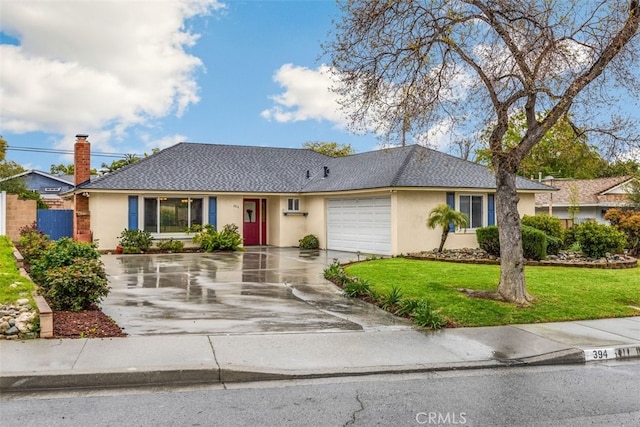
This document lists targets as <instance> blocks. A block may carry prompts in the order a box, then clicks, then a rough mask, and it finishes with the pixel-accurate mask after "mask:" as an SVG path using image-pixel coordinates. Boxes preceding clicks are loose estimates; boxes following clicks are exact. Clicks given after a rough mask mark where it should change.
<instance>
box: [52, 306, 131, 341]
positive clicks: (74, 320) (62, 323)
mask: <svg viewBox="0 0 640 427" xmlns="http://www.w3.org/2000/svg"><path fill="white" fill-rule="evenodd" d="M126 335H127V334H126V333H125V332H124V331H123V330H122V328H120V326H118V325H117V324H116V322H115V321H114V320H113V319H112V318H110V317H109V316H107V315H106V314H104V313H103V312H102V311H100V310H99V309H93V310H83V311H77V312H73V311H54V312H53V338H112V337H124V336H126Z"/></svg>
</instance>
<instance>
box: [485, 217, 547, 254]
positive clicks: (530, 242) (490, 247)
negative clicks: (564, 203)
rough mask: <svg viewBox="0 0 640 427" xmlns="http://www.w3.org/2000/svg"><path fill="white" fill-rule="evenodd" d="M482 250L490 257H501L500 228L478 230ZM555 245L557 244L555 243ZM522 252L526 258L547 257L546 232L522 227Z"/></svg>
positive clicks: (493, 226)
mask: <svg viewBox="0 0 640 427" xmlns="http://www.w3.org/2000/svg"><path fill="white" fill-rule="evenodd" d="M476 238H477V239H478V245H479V246H480V249H483V250H484V251H486V252H487V253H488V254H490V255H494V256H498V257H499V256H500V237H499V236H498V227H496V226H495V225H490V226H489V227H482V228H478V229H477V230H476ZM554 244H555V243H554ZM522 250H523V253H524V257H525V258H528V259H535V260H541V259H545V257H546V256H547V236H546V234H544V232H542V231H540V230H537V229H535V228H533V227H529V226H526V225H523V226H522Z"/></svg>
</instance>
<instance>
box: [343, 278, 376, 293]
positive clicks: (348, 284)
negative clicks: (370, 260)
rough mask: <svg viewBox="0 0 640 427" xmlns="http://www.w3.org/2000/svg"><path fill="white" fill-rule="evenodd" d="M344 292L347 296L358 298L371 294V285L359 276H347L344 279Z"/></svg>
mask: <svg viewBox="0 0 640 427" xmlns="http://www.w3.org/2000/svg"><path fill="white" fill-rule="evenodd" d="M343 292H344V294H345V295H346V296H348V297H352V298H356V297H364V296H370V295H371V285H370V284H369V282H368V281H366V280H364V279H362V280H361V279H359V278H357V277H353V278H347V279H346V280H345V281H344V289H343Z"/></svg>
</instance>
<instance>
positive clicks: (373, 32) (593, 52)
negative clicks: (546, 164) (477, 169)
mask: <svg viewBox="0 0 640 427" xmlns="http://www.w3.org/2000/svg"><path fill="white" fill-rule="evenodd" d="M341 8H342V12H343V16H342V18H341V20H339V21H337V22H336V28H335V31H334V33H333V35H332V37H331V39H330V40H329V41H328V42H327V44H326V45H325V46H324V48H325V51H326V53H327V54H328V55H329V56H330V57H331V60H332V66H333V68H334V70H335V72H336V75H337V76H338V78H339V85H337V86H336V87H335V88H334V90H335V91H336V92H338V93H339V94H341V95H342V96H343V99H344V100H345V101H344V102H345V107H348V108H345V110H346V111H348V112H349V114H350V117H351V122H352V124H353V125H354V127H357V126H358V125H359V124H360V125H361V124H362V123H363V122H365V121H366V120H367V119H368V116H370V114H371V113H372V112H374V113H375V115H376V117H378V118H379V119H381V120H384V121H388V122H389V123H391V124H390V125H389V124H387V125H385V126H387V127H388V128H389V129H402V124H403V123H406V120H410V123H411V126H412V128H413V129H429V128H430V127H431V126H433V125H434V124H437V123H439V122H441V121H442V120H445V119H451V118H455V117H461V116H465V115H466V116H468V117H475V118H477V119H480V120H478V128H477V129H478V130H480V129H482V128H483V127H484V126H487V125H488V124H492V131H491V134H490V137H489V147H490V149H491V162H492V164H493V167H494V170H495V175H496V204H497V209H496V214H497V218H496V219H497V225H498V227H499V230H500V247H501V258H500V259H501V274H500V283H499V285H498V289H497V293H495V294H494V296H495V297H497V298H502V299H505V300H507V301H512V302H516V303H518V304H527V303H529V302H530V301H531V296H530V295H529V294H528V293H527V290H526V286H525V279H524V258H523V252H522V237H521V234H520V216H519V213H518V209H517V204H518V193H517V191H516V184H515V177H516V171H517V168H518V165H519V164H520V162H521V161H522V159H523V158H524V157H525V156H526V154H527V153H528V152H529V151H531V149H532V147H534V146H535V145H536V144H537V143H538V142H539V141H540V139H541V138H542V137H543V135H544V134H545V133H546V132H547V131H548V130H549V129H551V127H552V126H553V125H554V124H555V123H556V122H557V121H558V119H560V118H561V117H562V116H564V115H566V114H567V113H568V112H571V114H572V117H574V118H575V121H576V122H577V123H578V124H579V125H582V123H579V119H583V120H585V121H587V122H588V123H589V124H591V125H593V124H594V123H595V122H597V121H598V120H597V119H598V117H599V115H598V111H599V108H600V109H601V110H605V111H609V110H611V109H612V108H613V107H614V106H615V105H616V94H617V93H620V92H619V90H620V88H624V90H627V91H633V92H632V93H639V92H640V90H639V86H640V82H639V79H640V73H638V70H637V64H638V51H639V50H638V47H639V46H638V44H639V43H638V37H636V35H637V33H638V25H639V23H640V10H639V7H638V3H637V1H635V0H634V1H632V2H629V0H624V1H612V0H530V1H521V0H468V1H463V0H351V1H347V2H344V3H342V6H341ZM634 67H636V68H634ZM605 70H606V71H607V72H606V73H605ZM614 89H615V90H614ZM616 90H618V91H617V92H616ZM522 112H524V114H525V117H526V121H527V132H526V133H525V135H524V136H523V137H522V139H521V140H520V142H519V143H518V144H516V145H515V147H506V146H505V145H504V144H503V136H504V135H505V132H506V130H507V127H508V124H509V120H510V118H511V117H513V116H514V115H515V114H518V113H522ZM608 115H609V116H610V114H608ZM585 127H586V126H585ZM603 129H615V126H610V127H608V128H607V127H604V126H603ZM627 130H628V129H627ZM611 136H612V137H613V138H614V140H615V141H616V142H617V143H620V142H624V141H630V140H632V138H627V139H615V135H613V134H611ZM618 146H620V144H618Z"/></svg>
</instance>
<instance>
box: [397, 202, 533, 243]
mask: <svg viewBox="0 0 640 427" xmlns="http://www.w3.org/2000/svg"><path fill="white" fill-rule="evenodd" d="M446 193H447V192H446V191H437V192H434V191H419V190H404V191H403V190H398V191H397V192H395V193H393V194H394V196H393V197H392V216H393V218H394V223H395V224H396V228H395V230H392V242H393V253H394V254H406V253H409V252H417V251H423V250H432V249H435V248H437V247H438V246H439V245H440V237H441V235H442V231H441V230H440V229H430V228H429V227H427V217H428V216H429V212H430V211H431V209H433V208H434V207H436V206H437V205H439V204H443V203H446ZM455 194H456V200H457V196H458V194H480V195H483V196H485V197H484V202H485V206H484V208H483V214H484V221H483V223H485V224H486V223H487V214H488V212H487V205H486V204H487V197H486V196H487V194H488V193H483V192H473V191H461V192H456V193H455ZM518 211H519V213H520V217H522V216H523V215H534V214H535V198H534V194H521V195H520V202H519V203H518ZM477 246H478V242H477V239H476V232H475V229H467V230H464V229H461V230H456V231H455V232H454V233H449V235H448V237H447V241H446V243H445V246H444V247H445V249H459V248H475V247H477Z"/></svg>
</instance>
